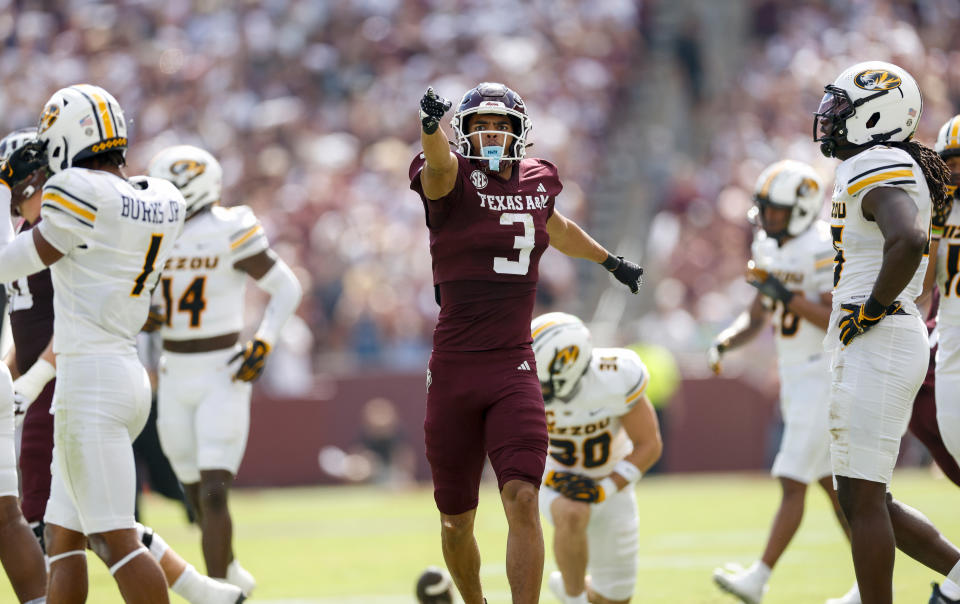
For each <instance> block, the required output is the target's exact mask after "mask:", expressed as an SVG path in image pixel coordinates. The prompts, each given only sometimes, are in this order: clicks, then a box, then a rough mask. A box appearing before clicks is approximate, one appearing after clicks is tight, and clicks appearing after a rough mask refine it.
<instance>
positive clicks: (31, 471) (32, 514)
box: [20, 379, 57, 522]
mask: <svg viewBox="0 0 960 604" xmlns="http://www.w3.org/2000/svg"><path fill="white" fill-rule="evenodd" d="M56 382H57V380H55V379H53V380H50V382H49V383H48V384H47V385H46V386H45V387H44V389H43V390H42V391H41V392H40V396H38V397H37V400H35V401H34V402H33V404H32V405H30V408H29V409H27V414H26V416H24V418H23V435H22V436H21V439H20V488H21V490H22V491H23V498H22V499H21V501H20V508H21V509H22V510H23V517H24V518H26V519H27V522H39V521H41V520H43V514H44V512H46V510H47V499H49V498H50V462H51V461H52V460H53V416H52V415H50V403H51V401H52V400H53V387H54V385H55V384H56Z"/></svg>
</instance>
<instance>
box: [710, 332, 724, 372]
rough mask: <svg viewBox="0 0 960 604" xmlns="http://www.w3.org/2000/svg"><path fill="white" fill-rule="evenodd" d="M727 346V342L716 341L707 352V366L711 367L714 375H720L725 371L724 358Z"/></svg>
mask: <svg viewBox="0 0 960 604" xmlns="http://www.w3.org/2000/svg"><path fill="white" fill-rule="evenodd" d="M727 346H728V345H727V342H726V341H722V342H721V341H720V340H714V342H713V344H711V345H710V349H709V350H707V364H708V365H710V370H711V371H713V375H720V373H721V372H722V371H723V363H722V360H723V359H722V357H723V353H724V352H726V351H727Z"/></svg>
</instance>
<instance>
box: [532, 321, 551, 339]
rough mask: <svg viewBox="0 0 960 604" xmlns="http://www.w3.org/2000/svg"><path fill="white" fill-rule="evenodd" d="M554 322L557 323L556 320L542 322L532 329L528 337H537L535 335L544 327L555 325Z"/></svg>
mask: <svg viewBox="0 0 960 604" xmlns="http://www.w3.org/2000/svg"><path fill="white" fill-rule="evenodd" d="M556 324H557V322H556V321H547V322H546V323H544V324H543V325H541V326H540V327H538V328H536V329H535V330H534V331H533V333H532V334H530V337H531V338H535V337H537V335H539V334H540V332H542V331H543V330H544V329H546V328H548V327H550V326H551V325H556Z"/></svg>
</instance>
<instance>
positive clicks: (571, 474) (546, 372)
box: [531, 312, 663, 604]
mask: <svg viewBox="0 0 960 604" xmlns="http://www.w3.org/2000/svg"><path fill="white" fill-rule="evenodd" d="M531 330H532V334H533V352H534V354H535V355H536V361H537V376H538V378H539V379H540V384H541V387H542V388H543V398H544V403H545V405H546V413H547V431H548V432H549V435H550V454H549V456H548V457H547V465H546V470H545V473H544V480H543V486H542V488H541V489H540V512H541V513H542V514H543V515H544V516H545V517H546V518H547V519H548V520H549V521H550V522H551V523H552V524H553V525H554V527H555V531H554V538H553V553H554V557H555V559H556V562H557V567H558V568H559V569H560V570H559V571H558V572H554V573H552V574H551V575H550V578H549V580H548V582H547V584H548V586H549V587H550V590H551V591H552V592H553V593H554V595H555V596H556V597H557V598H558V599H559V600H560V601H561V602H563V603H564V604H586V603H587V602H588V601H589V602H593V603H594V604H614V603H625V602H629V601H630V598H631V597H632V596H633V590H634V585H635V583H636V577H637V552H638V548H639V545H638V524H639V516H638V513H637V500H636V496H635V495H634V485H635V483H636V482H637V480H639V479H640V477H641V476H642V475H643V472H646V471H647V470H648V469H649V468H650V466H652V465H653V464H654V463H655V462H656V461H657V459H659V458H660V452H661V451H662V448H663V445H662V442H661V440H660V427H659V424H658V422H657V416H656V413H655V412H654V410H653V406H652V405H651V404H650V401H649V400H647V397H646V394H645V391H646V388H647V383H648V381H649V375H648V373H647V368H646V367H645V366H644V364H643V362H642V361H641V360H640V357H638V356H637V353H635V352H633V351H632V350H628V349H625V348H594V347H593V345H592V343H591V339H590V331H589V330H588V329H587V327H586V325H584V324H583V322H582V321H581V320H580V319H578V318H577V317H575V316H573V315H569V314H566V313H560V312H552V313H547V314H544V315H540V316H539V317H536V318H535V319H533V322H532V324H531ZM588 571H589V573H590V576H591V579H590V581H589V585H588V584H587V579H586V575H587V572H588Z"/></svg>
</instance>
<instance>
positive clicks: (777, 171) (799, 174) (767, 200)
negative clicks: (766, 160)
mask: <svg viewBox="0 0 960 604" xmlns="http://www.w3.org/2000/svg"><path fill="white" fill-rule="evenodd" d="M753 201H755V202H756V204H757V205H756V206H755V208H756V210H755V211H754V212H752V214H754V215H755V216H756V218H755V219H754V218H753V217H752V216H751V222H755V223H756V224H758V225H760V226H763V227H764V230H765V231H767V235H769V236H770V237H774V238H779V237H782V236H783V235H785V234H786V235H790V236H792V237H796V236H797V235H799V234H801V233H803V232H804V231H806V230H807V229H808V228H810V225H811V224H813V221H814V220H816V218H817V216H819V215H820V209H821V208H822V207H823V183H822V181H821V180H820V176H819V175H818V174H817V171H816V170H814V169H813V168H812V167H811V166H809V165H807V164H805V163H803V162H799V161H794V160H792V159H785V160H783V161H778V162H777V163H775V164H771V165H769V166H767V168H766V169H765V170H764V171H763V172H761V173H760V178H758V179H757V184H756V186H755V187H754V189H753ZM766 205H770V206H773V207H776V208H793V211H792V212H791V214H790V221H789V222H788V223H787V228H786V231H785V232H782V233H771V232H770V231H769V230H767V229H766V225H765V224H764V223H763V207H764V206H766Z"/></svg>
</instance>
